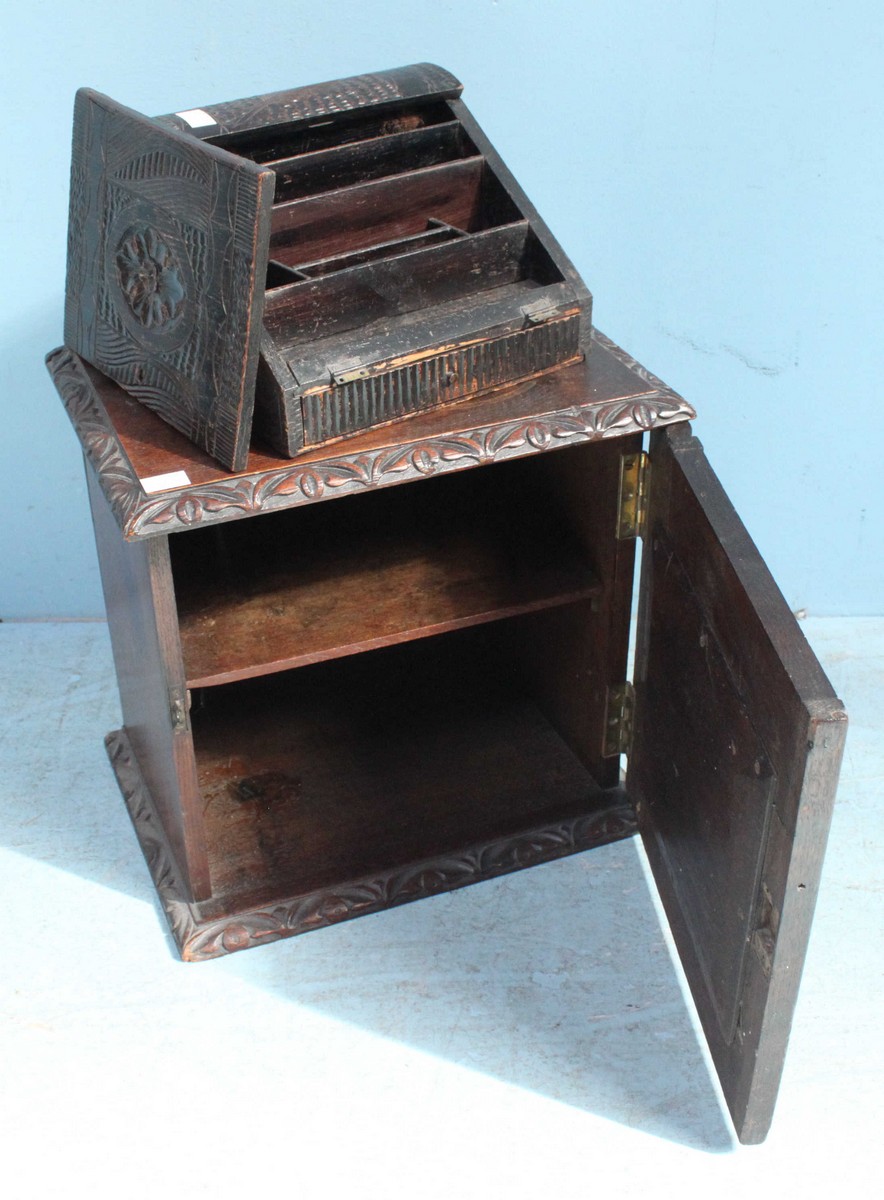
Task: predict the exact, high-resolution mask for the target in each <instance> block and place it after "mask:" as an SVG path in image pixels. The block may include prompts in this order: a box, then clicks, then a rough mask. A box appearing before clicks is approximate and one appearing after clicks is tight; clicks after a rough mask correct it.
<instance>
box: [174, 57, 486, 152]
mask: <svg viewBox="0 0 884 1200" xmlns="http://www.w3.org/2000/svg"><path fill="white" fill-rule="evenodd" d="M462 91H463V84H461V83H460V82H459V81H458V80H457V79H455V77H454V76H453V75H452V74H451V72H450V71H446V70H445V69H444V68H443V67H437V66H435V65H434V64H433V63H416V64H414V65H413V66H409V67H396V68H395V69H393V70H391V71H378V72H376V73H375V74H372V75H354V76H352V77H351V78H349V79H333V80H331V81H330V82H328V83H315V84H311V85H310V86H309V87H300V88H293V89H291V90H290V91H284V92H268V93H267V94H266V95H263V96H250V97H247V98H246V99H244V100H228V101H226V102H225V103H223V104H209V105H207V106H206V107H204V108H196V109H189V110H188V111H187V112H184V113H169V114H168V115H166V116H162V117H157V118H156V119H157V121H159V122H161V123H162V124H163V125H165V126H167V127H168V128H170V129H180V130H186V131H187V132H189V133H192V134H194V135H195V136H196V137H216V136H220V135H222V134H236V133H246V132H248V131H250V130H257V129H268V128H272V127H273V126H275V125H297V124H299V123H300V122H302V121H304V122H307V121H316V120H319V119H320V118H322V117H344V116H352V115H354V114H356V113H358V112H363V111H364V110H365V109H370V108H378V107H381V106H383V105H387V104H401V103H403V101H408V100H416V101H429V100H441V99H445V98H453V97H455V96H459V95H460V94H461V92H462Z"/></svg>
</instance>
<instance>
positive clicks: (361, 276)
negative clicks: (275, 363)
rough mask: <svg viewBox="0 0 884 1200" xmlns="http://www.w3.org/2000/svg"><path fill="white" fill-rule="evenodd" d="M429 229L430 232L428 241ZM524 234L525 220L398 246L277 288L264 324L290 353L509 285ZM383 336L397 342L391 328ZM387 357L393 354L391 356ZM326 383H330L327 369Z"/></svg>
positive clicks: (518, 266) (518, 268) (516, 275)
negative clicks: (394, 250) (388, 252)
mask: <svg viewBox="0 0 884 1200" xmlns="http://www.w3.org/2000/svg"><path fill="white" fill-rule="evenodd" d="M434 232H435V231H430V234H429V236H430V237H431V238H432V237H433V233H434ZM527 234H528V226H527V223H526V222H524V221H522V222H519V223H517V224H515V225H504V226H502V227H500V228H497V229H489V230H487V231H485V232H484V233H480V234H477V235H476V237H474V238H449V239H443V240H439V239H438V233H437V234H436V240H431V241H430V243H429V244H428V245H424V246H417V247H413V246H411V245H407V244H406V245H403V244H402V243H399V252H398V253H396V254H395V255H393V256H389V257H383V258H380V257H373V258H371V259H370V260H369V261H367V262H362V263H356V264H354V265H353V266H350V267H343V268H342V269H339V270H336V271H334V272H329V273H327V274H326V273H323V274H322V275H320V276H319V277H318V278H310V279H305V280H300V281H294V282H292V283H290V284H289V285H288V286H284V287H279V288H276V289H275V290H274V291H272V292H271V293H270V295H269V296H268V299H267V304H266V307H265V314H264V316H265V324H266V327H267V329H268V331H269V332H270V333H271V334H272V335H273V336H274V338H275V339H276V341H277V343H278V344H280V346H283V347H285V349H286V350H288V349H289V347H291V346H294V345H298V344H299V343H302V342H311V341H314V340H316V339H319V338H325V337H328V336H329V335H330V334H335V333H341V332H343V331H345V330H352V329H354V328H356V327H358V326H360V325H365V324H368V323H369V322H371V321H375V320H377V319H379V318H386V319H387V320H389V319H390V318H394V317H397V316H399V315H400V314H402V313H407V312H413V311H414V310H415V309H417V308H424V307H426V305H427V304H428V303H429V302H431V301H432V302H433V303H434V304H438V303H443V302H444V301H446V300H460V299H461V298H463V297H464V296H469V295H471V294H473V293H474V292H482V291H487V290H489V289H491V288H497V287H501V286H503V285H504V284H507V283H514V282H516V280H518V279H521V278H522V275H523V269H522V258H523V252H524V248H525V242H526V240H527ZM424 236H427V234H426V231H424ZM275 252H276V251H275V250H274V253H275ZM523 302H524V301H523ZM522 320H523V322H524V318H522ZM387 337H388V339H389V340H392V341H394V342H396V341H398V340H399V339H397V338H396V334H395V332H393V331H390V332H388V333H387ZM405 348H407V347H405ZM405 348H402V349H405ZM402 349H400V351H399V352H400V353H401V352H402ZM354 352H355V351H354ZM387 357H390V358H392V357H395V352H392V353H389V354H388V355H387ZM332 361H333V360H332ZM324 382H328V372H327V371H326V378H325V380H324Z"/></svg>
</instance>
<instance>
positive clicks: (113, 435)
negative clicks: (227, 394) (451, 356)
mask: <svg viewBox="0 0 884 1200" xmlns="http://www.w3.org/2000/svg"><path fill="white" fill-rule="evenodd" d="M47 364H48V367H49V371H50V373H51V374H52V376H53V379H54V382H55V385H56V387H57V388H58V391H59V393H60V394H61V397H62V400H63V402H64V405H65V408H66V409H67V412H68V415H69V416H70V418H71V421H72V422H73V425H74V428H75V430H76V432H77V435H78V437H79V439H80V442H81V445H82V448H83V451H84V454H85V455H86V458H87V459H88V461H89V462H90V464H91V465H92V467H93V468H94V469H95V471H96V473H97V476H98V481H99V483H100V485H101V488H102V490H103V491H104V493H105V495H106V497H107V499H108V501H109V503H110V505H111V508H112V509H113V512H114V514H115V516H116V518H117V520H118V521H119V524H120V527H121V529H122V531H123V533H124V535H125V536H126V537H127V538H132V537H145V536H151V535H156V534H164V533H173V532H175V531H176V530H182V529H187V528H189V527H192V526H196V525H206V524H214V523H217V522H220V521H226V520H233V519H236V518H239V517H245V516H252V515H255V514H257V513H259V512H264V511H273V510H276V509H280V508H289V507H293V506H295V505H298V504H307V503H312V502H314V501H317V500H320V499H326V498H329V497H332V496H336V495H347V494H351V493H353V492H357V491H360V490H363V489H366V488H373V487H380V486H389V485H392V484H397V483H405V482H408V481H410V480H414V479H420V478H422V477H427V476H430V475H437V474H442V473H445V472H448V471H457V470H463V469H465V468H468V467H472V466H480V465H484V464H488V463H492V462H497V461H502V460H504V459H507V458H517V457H522V456H525V455H529V454H536V453H542V452H545V451H548V450H554V449H560V448H563V447H566V446H571V445H577V444H580V443H582V442H587V441H597V440H601V439H606V438H610V437H618V436H624V435H626V434H630V433H636V432H640V431H642V430H647V429H652V428H655V427H656V426H659V425H665V424H669V423H671V422H674V421H684V420H688V419H690V418H691V417H693V416H694V415H695V413H694V410H693V409H692V408H691V406H690V405H689V404H687V402H686V401H685V400H683V399H682V398H681V397H680V396H679V395H678V394H677V393H675V392H673V391H672V390H671V389H670V388H668V387H666V385H665V384H664V383H662V382H661V381H660V380H659V379H657V378H656V376H654V375H652V374H651V373H650V372H649V371H647V370H645V369H644V368H643V367H641V366H640V365H639V364H638V363H637V362H636V361H635V360H634V359H632V358H630V357H629V355H628V354H626V352H625V351H623V350H622V349H621V348H620V347H619V346H617V345H616V344H615V343H614V342H612V341H611V340H610V339H609V338H607V337H605V336H604V335H603V334H601V333H599V332H598V331H595V333H594V335H593V349H592V354H591V355H589V357H588V359H587V361H586V362H585V363H581V364H578V365H576V366H573V367H566V368H563V369H561V370H559V371H556V372H553V373H552V374H550V375H547V376H545V377H541V378H537V379H533V380H528V381H526V382H524V383H521V384H518V385H516V386H513V387H508V388H505V389H501V390H499V391H497V392H494V393H491V394H490V395H485V396H482V397H479V398H477V399H475V400H466V401H461V402H459V403H456V404H451V405H446V406H444V407H441V408H436V409H433V410H431V411H428V412H425V413H420V414H415V415H414V416H413V417H409V418H406V419H404V420H399V421H396V422H394V423H392V424H389V425H386V426H383V427H380V428H375V429H372V430H370V431H367V432H365V433H362V434H359V435H356V436H353V437H348V438H346V439H344V440H341V441H339V442H335V443H333V444H330V445H325V446H322V447H318V448H316V449H312V450H310V451H307V452H305V453H303V454H299V455H298V457H297V458H294V459H286V458H282V457H280V456H279V455H275V454H273V453H272V452H268V451H266V450H264V449H263V448H261V447H253V448H252V450H251V452H250V454H249V458H248V462H247V464H246V468H245V470H244V471H241V472H236V473H231V472H228V471H225V469H224V468H223V467H219V466H218V464H217V463H216V462H214V461H213V460H212V459H211V458H210V457H209V456H208V455H207V454H206V453H204V452H203V451H201V450H200V449H198V448H197V447H196V446H194V445H193V444H192V443H191V442H190V441H188V439H187V438H186V437H184V436H183V435H182V434H180V433H177V432H176V431H175V430H174V429H172V428H171V427H170V426H168V425H166V424H165V423H164V422H163V421H162V420H161V419H160V418H159V417H157V416H155V415H154V414H153V413H152V412H151V411H150V410H149V409H147V408H145V407H143V406H142V405H141V404H139V403H138V402H137V401H135V400H133V399H131V398H130V397H129V396H128V395H127V394H126V393H125V392H124V391H123V390H122V389H121V388H120V387H118V386H117V385H116V384H114V383H113V382H111V381H110V380H109V379H107V378H106V377H105V376H103V375H101V374H99V372H97V371H95V370H94V369H92V368H91V367H89V366H87V365H86V364H85V363H84V362H83V361H82V359H80V358H79V357H78V356H77V355H76V354H74V353H73V352H72V351H70V350H67V349H65V348H61V349H59V350H55V351H53V352H52V353H51V354H50V355H49V356H48V358H47Z"/></svg>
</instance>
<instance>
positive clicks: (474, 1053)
mask: <svg viewBox="0 0 884 1200" xmlns="http://www.w3.org/2000/svg"><path fill="white" fill-rule="evenodd" d="M803 628H804V629H805V632H806V633H807V635H808V637H809V639H810V641H811V642H812V644H813V645H814V647H815V649H816V650H817V653H818V654H819V655H820V656H821V657H822V660H823V663H824V665H825V667H826V669H827V671H828V672H829V674H830V677H831V679H832V682H833V684H834V686H835V688H836V690H837V691H838V693H839V694H840V695H841V696H842V698H843V699H844V701H845V703H846V705H847V707H848V710H849V712H850V717H851V731H850V735H849V737H848V744H847V754H846V759H845V764H844V770H843V775H842V783H841V788H840V792H839V797H838V803H837V807H836V811H835V819H834V823H833V827H832V835H831V840H830V844H829V853H828V858H827V862H826V869H825V874H824V880H823V890H822V894H821V897H820V901H819V904H818V907H817V917H816V922H815V926H814V933H813V938H812V941H811V946H810V953H809V957H808V962H807V968H806V971H805V977H804V984H803V988H802V993H801V998H800V1001H799V1005H798V1011H797V1014H796V1019H795V1026H794V1031H793V1035H792V1043H791V1047H790V1052H789V1057H788V1060H787V1064H786V1073H785V1077H784V1080H783V1085H782V1089H781V1092H780V1101H779V1106H778V1110H777V1115H776V1117H775V1120H774V1126H773V1130H772V1132H771V1134H770V1136H769V1138H768V1141H767V1142H766V1143H765V1145H763V1146H761V1147H758V1148H748V1149H742V1148H739V1147H737V1145H736V1143H735V1141H734V1138H733V1134H732V1132H731V1130H730V1125H729V1123H728V1121H727V1119H726V1117H725V1116H724V1114H723V1109H722V1106H721V1103H720V1100H719V1095H718V1091H717V1084H716V1082H715V1081H714V1077H713V1075H712V1073H711V1070H710V1066H709V1064H708V1062H707V1059H706V1057H705V1052H704V1050H703V1048H702V1046H701V1043H700V1041H699V1040H698V1036H697V1033H696V1030H695V1026H694V1017H693V1014H692V1010H691V1008H690V1004H689V1003H688V1002H687V1001H686V1000H685V998H684V996H683V993H682V985H681V980H680V975H679V973H678V970H677V968H676V967H675V965H674V964H673V960H672V958H671V955H670V947H669V943H668V940H667V936H665V935H664V933H663V932H662V931H661V925H660V920H659V917H658V910H657V907H656V904H657V902H656V897H655V895H654V894H653V890H652V888H651V887H650V886H649V883H648V879H647V875H646V871H645V866H644V862H643V859H642V856H641V854H640V852H639V849H638V846H637V844H636V843H635V842H632V841H629V842H625V843H624V842H621V843H619V844H617V845H614V846H609V847H606V848H604V849H602V850H595V851H592V852H590V853H587V854H583V855H578V856H576V857H574V858H571V859H566V860H563V861H561V862H558V863H553V864H549V865H546V866H542V867H538V868H535V869H534V870H532V871H528V872H524V873H522V874H520V875H512V876H508V877H506V878H503V879H500V880H497V881H495V882H492V883H485V884H481V885H479V886H476V887H473V888H468V889H466V890H464V891H461V892H455V893H452V894H450V895H446V896H441V897H438V898H436V899H433V900H427V901H422V902H421V903H419V904H414V905H409V906H407V907H405V908H400V909H397V910H394V911H392V912H388V913H384V914H381V915H378V916H372V917H365V918H362V919H360V920H358V921H354V922H350V923H345V924H343V925H338V926H335V927H332V928H330V929H326V930H322V931H318V932H316V933H312V934H308V935H306V936H304V937H300V938H295V939H292V940H290V941H288V942H278V943H276V944H274V945H271V946H267V947H262V948H261V949H256V950H250V951H248V952H247V953H244V954H239V955H234V956H232V957H230V958H226V959H219V960H217V961H214V962H210V963H204V964H200V965H184V964H181V963H180V962H178V961H177V959H176V957H175V956H174V954H173V951H172V947H171V943H170V941H169V939H168V936H167V935H166V932H165V925H164V922H163V920H162V917H161V915H160V913H159V911H158V908H157V905H156V903H155V901H154V898H153V892H152V887H151V884H150V881H149V878H148V874H147V870H146V867H145V865H144V862H143V860H142V858H141V854H140V851H139V849H138V847H137V844H136V842H135V837H134V834H133V832H132V829H131V827H130V825H129V821H128V818H127V816H126V814H125V811H124V808H123V805H122V802H121V800H120V797H119V794H118V792H117V789H116V784H115V783H114V780H113V777H112V775H111V772H110V769H109V767H108V764H107V761H106V759H105V756H104V750H103V747H102V737H103V735H104V733H105V732H106V731H107V730H108V729H111V728H114V727H116V726H117V725H118V724H119V715H118V711H117V701H116V691H115V682H114V676H113V667H112V663H111V658H110V652H109V646H108V639H107V631H106V629H105V627H104V625H103V624H100V623H94V624H87V623H84V624H77V623H67V624H33V625H29V624H6V625H0V679H2V701H3V702H2V708H0V748H2V755H3V770H2V775H0V780H2V782H0V789H2V803H0V834H2V836H0V900H2V907H0V913H2V918H3V924H4V936H3V950H2V958H0V964H2V965H0V1006H2V1007H0V1105H2V1108H0V1131H2V1134H0V1139H2V1146H3V1151H2V1156H0V1190H2V1194H3V1195H4V1196H5V1197H9V1200H19V1198H22V1197H26V1198H31V1197H34V1198H38V1200H42V1198H44V1197H56V1196H77V1195H88V1196H90V1197H97V1198H104V1197H109V1198H111V1197H112V1198H114V1200H117V1198H122V1197H125V1198H126V1200H139V1198H140V1197H152V1198H155V1197H157V1196H164V1197H168V1200H178V1198H179V1197H182V1198H183V1197H190V1196H211V1197H215V1198H220V1200H223V1198H226V1197H234V1196H249V1197H254V1196H271V1195H272V1196H292V1197H297V1198H298V1200H312V1198H313V1197H317V1198H322V1200H336V1198H337V1197H345V1196H346V1197H351V1196H359V1197H365V1198H367V1200H374V1198H380V1197H398V1196H420V1197H422V1198H433V1197H456V1198H457V1200H464V1198H466V1197H474V1196H475V1197H479V1196H481V1197H485V1198H487V1200H498V1198H501V1200H502V1198H506V1200H520V1198H522V1197H529V1196H532V1197H544V1198H545V1197H550V1198H555V1200H563V1198H570V1197H600V1196H613V1197H623V1196H625V1197H628V1196H642V1197H659V1196H667V1195H673V1196H674V1195H676V1194H677V1195H679V1196H701V1195H702V1196H704V1197H709V1196H715V1197H716V1200H721V1198H722V1197H727V1196H734V1197H736V1196H740V1197H742V1198H744V1197H745V1196H746V1195H750V1194H754V1195H760V1196H770V1195H778V1194H782V1195H786V1194H789V1195H800V1196H806V1197H815V1196H824V1195H835V1194H838V1195H846V1194H856V1195H871V1194H876V1193H877V1188H876V1187H874V1186H873V1182H872V1181H873V1180H874V1181H876V1182H877V1181H878V1177H879V1176H880V1169H879V1167H878V1163H879V1158H880V1150H879V1142H880V1132H879V1128H878V1126H879V1114H880V1110H881V1104H882V1099H884V1087H882V1082H884V1071H882V1046H884V1018H882V1015H881V1007H882V1006H881V967H882V958H884V953H882V949H884V938H882V932H884V920H882V882H881V861H882V854H881V842H882V818H881V814H882V811H884V804H882V800H884V797H882V779H884V705H882V696H884V619H871V618H869V619H850V620H848V619H834V618H830V619H817V620H809V621H807V622H805V623H804V626H803ZM749 1189H752V1190H751V1191H750V1190H749Z"/></svg>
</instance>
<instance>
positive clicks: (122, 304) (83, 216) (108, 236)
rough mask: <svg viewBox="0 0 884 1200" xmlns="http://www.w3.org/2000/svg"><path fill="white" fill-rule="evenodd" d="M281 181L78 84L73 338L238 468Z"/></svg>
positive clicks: (68, 320) (71, 238)
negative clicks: (272, 220) (277, 185)
mask: <svg viewBox="0 0 884 1200" xmlns="http://www.w3.org/2000/svg"><path fill="white" fill-rule="evenodd" d="M274 183H275V176H274V174H273V172H272V171H270V170H268V169H266V168H262V167H259V166H258V165H256V164H255V163H252V162H248V161H246V160H245V159H240V158H235V157H234V156H233V155H232V154H228V153H227V152H226V151H224V150H220V149H219V148H218V147H217V146H209V145H207V144H205V143H204V142H201V141H199V140H198V139H197V138H195V137H190V136H188V135H187V134H185V133H179V132H177V131H176V130H171V129H164V128H163V127H162V126H161V125H159V124H157V122H156V121H152V120H150V118H148V117H143V116H141V114H140V113H136V112H133V111H132V110H131V109H128V108H124V107H123V106H122V105H121V104H117V103H116V102H115V101H113V100H110V99H109V98H108V97H107V96H101V95H99V94H98V93H97V92H92V91H89V90H88V89H86V88H84V89H81V90H80V91H79V92H78V93H77V99H76V103H75V106H74V143H73V158H72V163H71V202H70V225H69V230H68V272H67V293H66V300H65V327H64V340H65V344H66V345H67V346H69V347H70V348H71V349H72V350H76V351H77V353H78V354H81V355H82V356H83V357H84V358H85V359H87V361H89V362H91V363H92V364H93V366H96V367H98V368H99V370H101V371H104V373H105V374H106V375H109V376H110V377H111V378H112V379H114V380H116V382H117V383H119V384H120V385H121V386H122V387H124V388H125V389H126V391H127V392H130V393H131V394H132V395H133V396H137V397H138V399H139V400H140V401H141V402H142V403H143V404H146V405H148V406H149V407H150V408H152V409H154V411H155V412H157V413H158V414H159V415H160V416H161V417H162V418H163V419H164V420H166V421H168V422H169V424H170V425H174V426H175V428H176V429H179V430H180V431H181V432H182V433H184V434H186V435H187V436H188V437H189V438H190V439H191V441H194V442H196V444H197V445H198V446H202V448H203V449H204V450H207V451H208V453H209V454H211V455H212V456H213V457H214V458H217V459H218V460H219V461H220V462H222V463H223V464H224V466H226V467H228V468H230V469H231V470H242V469H243V468H244V467H245V464H246V458H247V455H248V449H249V434H250V432H251V427H252V411H253V408H254V403H255V378H256V373H257V368H258V336H259V333H260V327H261V319H262V315H263V311H264V273H265V271H266V265H267V247H268V243H269V239H270V210H271V207H272V203H273V187H274Z"/></svg>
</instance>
